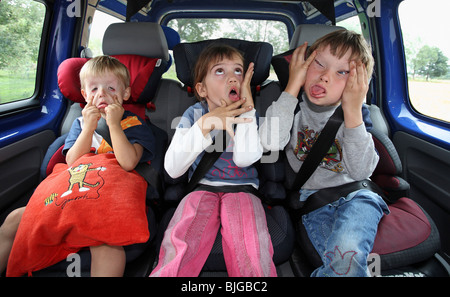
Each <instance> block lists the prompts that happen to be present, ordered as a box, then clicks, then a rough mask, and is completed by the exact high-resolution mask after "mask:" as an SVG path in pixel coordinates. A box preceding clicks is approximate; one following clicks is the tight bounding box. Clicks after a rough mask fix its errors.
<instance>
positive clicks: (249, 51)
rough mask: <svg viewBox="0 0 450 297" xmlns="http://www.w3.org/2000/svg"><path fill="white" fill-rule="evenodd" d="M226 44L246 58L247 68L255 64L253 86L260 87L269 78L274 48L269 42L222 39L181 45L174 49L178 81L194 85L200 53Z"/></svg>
mask: <svg viewBox="0 0 450 297" xmlns="http://www.w3.org/2000/svg"><path fill="white" fill-rule="evenodd" d="M213 43H218V44H226V45H229V46H232V47H235V48H237V49H238V50H239V51H241V53H242V54H243V56H244V60H245V65H244V67H245V68H247V67H248V64H250V62H254V63H255V70H254V74H253V78H252V81H251V85H253V86H255V85H260V84H261V83H263V82H264V81H265V80H266V79H267V78H268V77H269V71H270V60H271V58H272V53H273V48H272V45H271V44H269V43H267V42H254V41H246V40H238V39H228V38H220V39H214V40H204V41H199V42H193V43H180V44H178V45H176V46H175V47H174V49H173V55H174V59H175V65H176V71H177V77H178V79H179V80H180V81H181V82H182V83H184V84H185V85H186V86H188V87H193V84H194V73H193V72H194V67H195V63H196V62H197V58H198V56H199V55H200V53H201V52H202V51H203V49H205V48H206V47H208V46H209V45H210V44H213Z"/></svg>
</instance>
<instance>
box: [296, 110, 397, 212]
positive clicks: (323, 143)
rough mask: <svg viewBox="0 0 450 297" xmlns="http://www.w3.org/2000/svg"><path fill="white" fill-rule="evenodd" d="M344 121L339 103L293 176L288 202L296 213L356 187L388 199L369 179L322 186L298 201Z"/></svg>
mask: <svg viewBox="0 0 450 297" xmlns="http://www.w3.org/2000/svg"><path fill="white" fill-rule="evenodd" d="M343 121H344V113H343V111H342V106H341V105H339V106H338V107H337V108H336V110H335V111H334V113H333V115H332V116H331V117H330V118H329V119H328V122H327V123H326V124H325V127H324V128H323V129H322V131H321V132H320V135H319V137H318V138H317V140H316V142H315V143H314V144H313V146H312V148H311V150H310V152H309V154H308V155H307V156H306V158H305V160H304V161H303V164H302V167H300V170H299V171H298V173H297V175H296V176H295V181H294V184H293V188H292V189H291V195H289V199H290V201H289V203H290V205H291V207H293V208H294V209H300V211H299V212H298V214H300V216H301V215H303V214H306V213H308V212H311V211H313V210H315V209H318V208H320V207H322V206H324V205H326V204H329V203H332V202H334V201H336V199H339V198H340V197H342V196H344V195H347V194H349V193H351V192H353V191H356V190H358V189H368V190H371V191H373V192H375V193H377V194H378V195H380V196H381V197H382V198H383V199H384V200H386V201H388V199H387V198H386V196H385V195H384V193H383V191H382V190H381V189H380V187H379V186H378V185H377V184H375V183H374V182H372V181H371V180H369V179H365V180H362V181H356V182H352V183H348V184H344V185H341V186H337V187H333V188H324V189H321V190H319V191H317V192H316V193H314V194H312V195H311V196H310V197H308V199H307V200H306V201H299V190H300V188H301V187H302V186H303V185H304V184H305V182H306V181H307V180H308V179H309V178H310V176H311V175H312V174H313V172H314V171H315V170H316V169H317V167H318V166H319V164H320V162H321V161H322V159H323V157H324V156H325V154H326V153H327V152H328V150H329V149H330V147H331V145H332V144H333V141H334V139H335V138H336V133H337V131H338V129H339V127H340V126H341V124H342V122H343Z"/></svg>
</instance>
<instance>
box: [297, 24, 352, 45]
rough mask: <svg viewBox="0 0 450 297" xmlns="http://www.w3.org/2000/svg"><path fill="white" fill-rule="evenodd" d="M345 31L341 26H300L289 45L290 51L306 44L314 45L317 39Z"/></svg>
mask: <svg viewBox="0 0 450 297" xmlns="http://www.w3.org/2000/svg"><path fill="white" fill-rule="evenodd" d="M342 29H345V28H343V27H339V26H329V25H324V24H302V25H298V26H297V28H296V29H295V32H294V35H293V36H292V39H291V42H290V43H289V48H290V49H295V48H297V47H299V46H300V45H302V44H304V43H305V41H307V42H308V45H312V44H313V43H314V42H315V41H316V40H317V39H319V38H321V37H322V36H325V35H327V34H328V33H331V32H333V31H337V30H342Z"/></svg>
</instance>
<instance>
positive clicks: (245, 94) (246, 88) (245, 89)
mask: <svg viewBox="0 0 450 297" xmlns="http://www.w3.org/2000/svg"><path fill="white" fill-rule="evenodd" d="M254 69H255V63H253V62H252V63H250V65H248V69H247V72H246V73H245V77H244V80H243V81H242V84H241V99H245V102H244V103H243V104H242V107H246V108H249V110H251V109H252V108H253V96H252V90H251V87H250V82H251V81H252V77H253V73H254Z"/></svg>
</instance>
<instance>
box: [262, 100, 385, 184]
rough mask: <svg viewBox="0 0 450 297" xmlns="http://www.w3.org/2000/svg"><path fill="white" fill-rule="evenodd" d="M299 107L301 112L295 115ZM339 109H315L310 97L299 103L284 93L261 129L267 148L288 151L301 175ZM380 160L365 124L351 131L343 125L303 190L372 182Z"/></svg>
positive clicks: (273, 105)
mask: <svg viewBox="0 0 450 297" xmlns="http://www.w3.org/2000/svg"><path fill="white" fill-rule="evenodd" d="M297 104H299V105H300V111H299V112H297V113H296V114H294V112H295V109H296V107H297ZM336 107H337V106H326V107H323V106H318V105H315V104H313V103H311V102H310V101H309V100H308V98H307V97H306V95H303V101H302V102H300V103H299V101H298V99H297V98H296V97H293V96H292V95H290V94H289V93H286V92H283V93H282V94H281V95H280V97H279V98H278V100H277V101H275V102H273V103H272V105H271V106H269V108H268V109H267V112H266V117H265V120H264V122H263V123H262V125H261V126H260V129H259V131H260V138H261V143H262V145H263V147H264V148H265V149H267V150H271V151H277V150H283V149H285V152H286V156H287V159H288V162H289V164H290V166H291V168H292V169H293V170H294V171H295V172H298V171H299V169H300V167H301V166H302V164H303V160H304V159H305V157H306V156H307V154H308V153H309V151H310V149H311V147H312V145H313V144H314V142H315V141H316V139H317V137H318V135H319V134H320V131H322V129H323V127H324V126H325V124H326V122H327V121H328V119H329V118H330V116H331V115H332V114H333V112H334V110H335V109H336ZM378 159H379V157H378V154H377V152H376V150H375V147H374V143H373V140H372V137H371V135H370V133H368V132H367V131H366V127H365V125H364V123H363V124H361V125H359V126H358V127H356V128H351V129H350V128H346V127H345V125H344V123H342V125H341V127H339V130H338V132H337V134H336V139H335V141H334V143H333V145H332V147H331V148H330V150H329V151H328V153H327V154H326V156H325V157H324V158H323V160H322V162H321V164H320V165H319V167H318V168H317V170H316V171H315V172H314V173H313V174H312V175H311V177H310V178H309V180H308V181H307V182H306V183H305V184H304V185H303V187H302V189H308V190H318V189H322V188H328V187H334V186H339V185H343V184H346V183H349V182H353V181H358V180H362V179H365V178H369V177H370V176H371V175H372V172H373V171H374V170H375V167H376V165H377V163H378Z"/></svg>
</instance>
